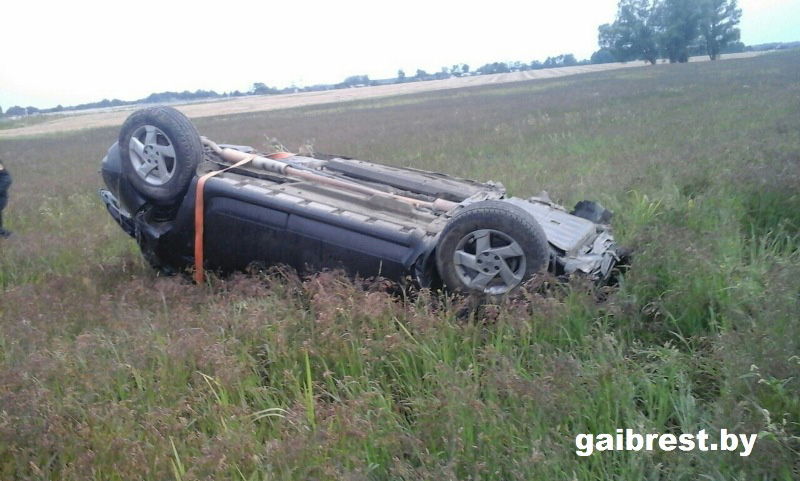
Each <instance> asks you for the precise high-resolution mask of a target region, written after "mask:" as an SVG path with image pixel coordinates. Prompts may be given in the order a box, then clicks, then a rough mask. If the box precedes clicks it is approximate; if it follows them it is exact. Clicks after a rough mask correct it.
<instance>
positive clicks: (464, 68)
mask: <svg viewBox="0 0 800 481" xmlns="http://www.w3.org/2000/svg"><path fill="white" fill-rule="evenodd" d="M461 72H462V73H465V74H467V73H469V65H467V64H461Z"/></svg>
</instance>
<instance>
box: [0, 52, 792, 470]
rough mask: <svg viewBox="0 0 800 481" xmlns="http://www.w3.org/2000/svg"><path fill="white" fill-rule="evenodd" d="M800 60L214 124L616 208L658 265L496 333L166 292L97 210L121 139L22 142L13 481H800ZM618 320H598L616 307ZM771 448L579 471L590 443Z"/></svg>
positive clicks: (314, 302) (5, 246)
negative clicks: (727, 443)
mask: <svg viewBox="0 0 800 481" xmlns="http://www.w3.org/2000/svg"><path fill="white" fill-rule="evenodd" d="M797 65H800V54H798V53H796V52H787V53H783V54H776V55H769V56H763V57H756V58H752V59H742V60H727V61H720V62H709V63H702V64H688V65H658V66H655V67H652V68H642V69H637V70H636V72H639V73H636V72H634V71H633V70H626V71H619V72H604V73H597V74H588V75H584V76H581V77H580V78H578V77H573V78H570V79H569V80H568V81H565V80H562V79H553V80H539V81H534V82H527V83H519V84H514V85H502V86H484V87H476V88H468V89H462V90H458V91H447V92H430V93H425V94H420V95H415V96H411V97H405V96H404V97H399V98H397V99H379V100H375V101H362V102H352V103H342V104H337V105H336V106H331V105H326V106H321V107H305V108H302V109H294V110H285V111H276V112H269V113H259V114H243V115H235V116H224V117H216V118H207V119H199V120H197V121H196V124H197V126H198V128H199V130H200V132H202V133H203V134H204V135H207V136H209V137H210V138H213V139H216V140H219V141H225V142H231V143H249V144H251V145H254V146H256V147H264V146H265V143H267V142H269V139H271V138H277V139H279V140H280V141H281V142H282V143H283V144H284V145H286V146H288V147H290V148H291V147H293V146H296V145H301V144H305V143H307V141H308V140H309V139H314V148H315V150H317V151H321V152H334V153H341V154H345V155H350V156H353V157H357V158H363V159H375V160H382V161H387V162H389V163H394V164H397V165H412V166H415V167H420V168H426V169H430V170H438V171H443V172H448V173H451V174H455V175H459V176H464V177H474V178H478V179H494V180H498V181H502V182H503V183H504V184H505V185H506V186H507V187H508V188H509V189H510V190H511V191H512V192H513V193H515V194H517V195H532V194H536V193H538V192H539V191H540V190H543V189H546V190H548V192H549V193H550V195H551V196H552V197H553V198H556V199H559V200H561V201H563V202H564V203H566V204H572V203H574V202H576V201H579V200H582V199H584V198H593V199H596V200H600V201H601V202H602V203H603V204H604V205H606V206H607V207H609V208H611V209H612V210H614V211H615V212H616V214H615V217H614V221H613V222H614V228H615V232H616V235H617V237H618V238H619V239H621V240H622V241H623V242H624V243H625V244H627V245H630V246H633V247H634V248H636V252H637V254H636V257H635V262H634V265H633V267H632V268H631V269H630V270H629V271H628V272H627V273H626V275H625V276H624V278H623V279H622V280H621V282H620V285H619V286H617V287H615V288H613V289H608V290H604V292H602V293H601V294H602V295H601V296H598V293H597V292H593V291H592V290H591V289H589V288H588V286H585V285H584V284H583V283H582V282H581V281H580V280H574V281H573V282H570V283H568V284H566V285H558V284H557V285H551V286H549V287H544V288H538V289H533V288H531V289H530V290H523V291H522V292H520V293H519V294H518V295H517V296H515V297H514V298H513V299H509V300H508V302H505V303H504V304H502V305H499V306H483V307H481V308H475V307H474V306H471V305H470V304H469V302H468V300H464V299H454V298H446V297H442V296H441V295H440V294H438V293H431V292H426V291H423V292H419V293H413V294H412V295H409V296H399V297H398V295H396V294H390V293H388V292H386V288H385V285H384V284H383V283H381V282H373V281H356V282H354V281H352V280H348V279H346V278H342V277H341V276H339V275H337V274H335V273H322V274H319V275H316V276H313V277H310V278H307V279H299V278H297V277H296V276H295V275H293V274H291V273H285V272H284V273H282V272H273V273H270V274H267V275H263V276H257V277H244V276H234V277H232V278H229V279H212V280H211V281H210V282H209V283H208V284H206V285H202V286H198V285H193V284H191V283H189V282H188V281H187V280H185V279H183V278H180V277H176V278H161V277H157V276H156V275H155V274H154V273H153V272H151V271H150V270H149V269H147V268H146V266H145V265H144V262H143V261H142V260H141V258H140V256H139V254H138V252H137V250H136V247H135V245H134V244H133V242H132V241H131V240H129V239H127V238H126V237H125V236H124V234H123V233H122V232H121V230H120V229H119V228H118V227H117V226H115V225H114V224H113V222H112V221H111V220H110V218H109V216H108V215H107V214H106V213H105V212H104V209H103V206H102V203H101V202H100V200H99V198H98V197H97V196H96V194H95V192H96V189H97V188H99V187H100V185H101V181H100V178H99V176H98V174H97V170H98V162H99V160H100V159H101V158H102V156H103V155H104V152H105V149H106V148H107V147H108V146H109V145H110V144H111V143H112V142H113V141H114V139H115V137H116V135H117V129H99V130H92V131H81V132H76V133H72V134H60V135H51V136H47V137H41V138H38V139H9V140H2V141H0V157H1V158H3V159H4V160H5V161H6V165H7V166H8V168H9V169H10V170H11V171H12V173H13V174H14V181H15V183H14V185H13V187H12V189H13V190H12V191H11V204H10V206H9V208H8V210H7V213H6V214H7V219H8V224H9V227H10V228H11V229H13V230H14V231H15V232H16V235H15V237H13V238H12V239H9V240H5V241H2V243H0V479H58V480H61V479H65V480H73V479H74V480H85V479H120V480H129V479H152V480H161V479H176V480H177V479H181V480H189V479H240V480H251V479H252V480H260V479H474V480H477V479H498V480H508V479H520V480H528V479H565V478H566V479H581V480H589V479H620V480H628V479H698V478H702V479H741V480H745V479H782V480H790V479H797V477H798V476H800V465H799V464H798V459H800V396H798V392H800V360H798V355H800V325H798V319H800V290H799V289H800V253H799V252H800V249H799V247H800V238H799V237H798V236H799V235H800V214H799V213H800V197H798V193H797V192H798V190H800V189H798V186H800V163H798V159H799V158H800V116H798V115H797V112H800V97H798V89H797V79H798V67H797ZM598 297H600V298H602V299H603V300H602V301H599V300H598ZM617 428H632V429H635V430H638V431H639V432H642V433H646V432H653V433H674V434H678V433H682V432H688V433H694V432H697V431H699V430H700V429H706V431H707V432H709V433H715V432H718V431H719V429H721V428H726V429H728V430H729V431H732V432H738V433H748V434H749V433H758V434H759V437H758V441H757V442H756V445H755V449H754V451H753V453H752V454H751V455H750V457H748V458H743V457H740V456H739V455H738V453H721V452H708V453H702V452H689V453H685V452H680V451H673V452H660V451H654V452H623V451H614V452H597V453H595V454H593V455H592V456H590V457H587V458H583V457H578V456H577V455H576V454H575V446H574V440H575V436H576V434H579V433H596V434H599V433H604V432H609V433H613V432H614V431H615V429H617Z"/></svg>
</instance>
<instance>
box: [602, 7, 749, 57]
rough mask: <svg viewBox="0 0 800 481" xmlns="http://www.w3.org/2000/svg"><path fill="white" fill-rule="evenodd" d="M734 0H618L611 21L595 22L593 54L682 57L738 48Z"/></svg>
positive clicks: (741, 47) (740, 47) (737, 15)
mask: <svg viewBox="0 0 800 481" xmlns="http://www.w3.org/2000/svg"><path fill="white" fill-rule="evenodd" d="M741 17H742V10H741V9H740V8H739V7H738V5H737V0H620V2H619V4H618V5H617V16H616V19H615V20H614V23H611V24H604V25H601V26H600V27H599V29H598V30H599V32H598V42H599V46H600V50H599V51H598V52H595V55H593V57H595V56H596V57H597V58H598V60H599V59H601V58H602V59H610V61H618V62H627V61H630V60H645V61H648V62H650V63H651V64H655V63H656V60H657V59H658V58H667V59H669V61H670V63H676V62H688V61H689V57H690V56H692V55H699V54H707V55H708V56H709V57H710V58H711V60H716V59H718V58H719V56H720V54H721V53H728V52H731V51H742V50H744V44H742V43H741V42H740V41H739V38H740V31H739V28H738V27H737V25H739V22H740V21H741Z"/></svg>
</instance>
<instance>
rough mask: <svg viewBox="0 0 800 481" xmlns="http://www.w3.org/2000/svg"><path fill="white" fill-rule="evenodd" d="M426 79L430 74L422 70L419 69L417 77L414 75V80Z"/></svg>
mask: <svg viewBox="0 0 800 481" xmlns="http://www.w3.org/2000/svg"><path fill="white" fill-rule="evenodd" d="M426 77H428V72H426V71H424V70H422V69H421V68H418V69H417V73H416V75H414V78H415V79H418V80H422V79H424V78H426Z"/></svg>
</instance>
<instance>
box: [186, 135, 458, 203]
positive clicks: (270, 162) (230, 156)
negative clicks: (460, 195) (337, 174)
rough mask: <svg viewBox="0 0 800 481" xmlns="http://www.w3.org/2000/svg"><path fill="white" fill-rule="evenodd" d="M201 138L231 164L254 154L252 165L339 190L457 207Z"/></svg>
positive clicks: (276, 155) (410, 201) (286, 155)
mask: <svg viewBox="0 0 800 481" xmlns="http://www.w3.org/2000/svg"><path fill="white" fill-rule="evenodd" d="M202 141H203V145H205V146H207V147H208V148H210V149H211V150H213V151H214V152H215V153H217V154H218V155H219V156H220V157H222V158H223V159H224V160H226V161H227V162H230V163H235V162H240V161H242V160H244V159H246V158H248V157H254V158H253V160H252V161H251V162H250V163H251V165H252V166H253V167H256V168H258V169H261V170H265V171H267V172H272V173H274V174H280V175H285V176H287V177H294V178H296V179H302V180H307V181H309V182H314V183H317V184H323V185H327V186H330V187H336V188H338V189H342V190H348V191H351V192H358V193H361V194H366V195H375V196H379V197H388V198H392V199H395V200H399V201H400V202H404V203H406V204H410V205H413V206H414V207H423V208H427V209H431V210H435V211H440V212H448V211H450V210H452V209H454V208H455V207H456V206H458V203H457V202H452V201H449V200H445V199H436V200H434V201H433V202H428V201H424V200H419V199H414V198H411V197H405V196H402V195H397V194H391V193H389V192H384V191H382V190H378V189H373V188H372V187H367V186H366V185H361V184H357V183H355V182H348V181H345V180H340V179H334V178H331V177H326V176H324V175H320V174H315V173H314V172H309V171H307V170H301V169H296V168H294V167H291V166H290V165H289V164H287V163H286V162H281V161H280V160H279V159H283V158H286V157H289V156H291V155H293V154H289V153H287V152H279V153H277V154H273V155H270V156H266V157H264V156H260V155H255V156H253V154H246V153H244V152H241V151H239V150H234V149H229V148H225V149H223V148H221V147H220V146H219V145H217V144H216V143H214V142H212V141H211V140H208V139H207V138H205V137H202ZM273 157H274V158H273Z"/></svg>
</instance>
